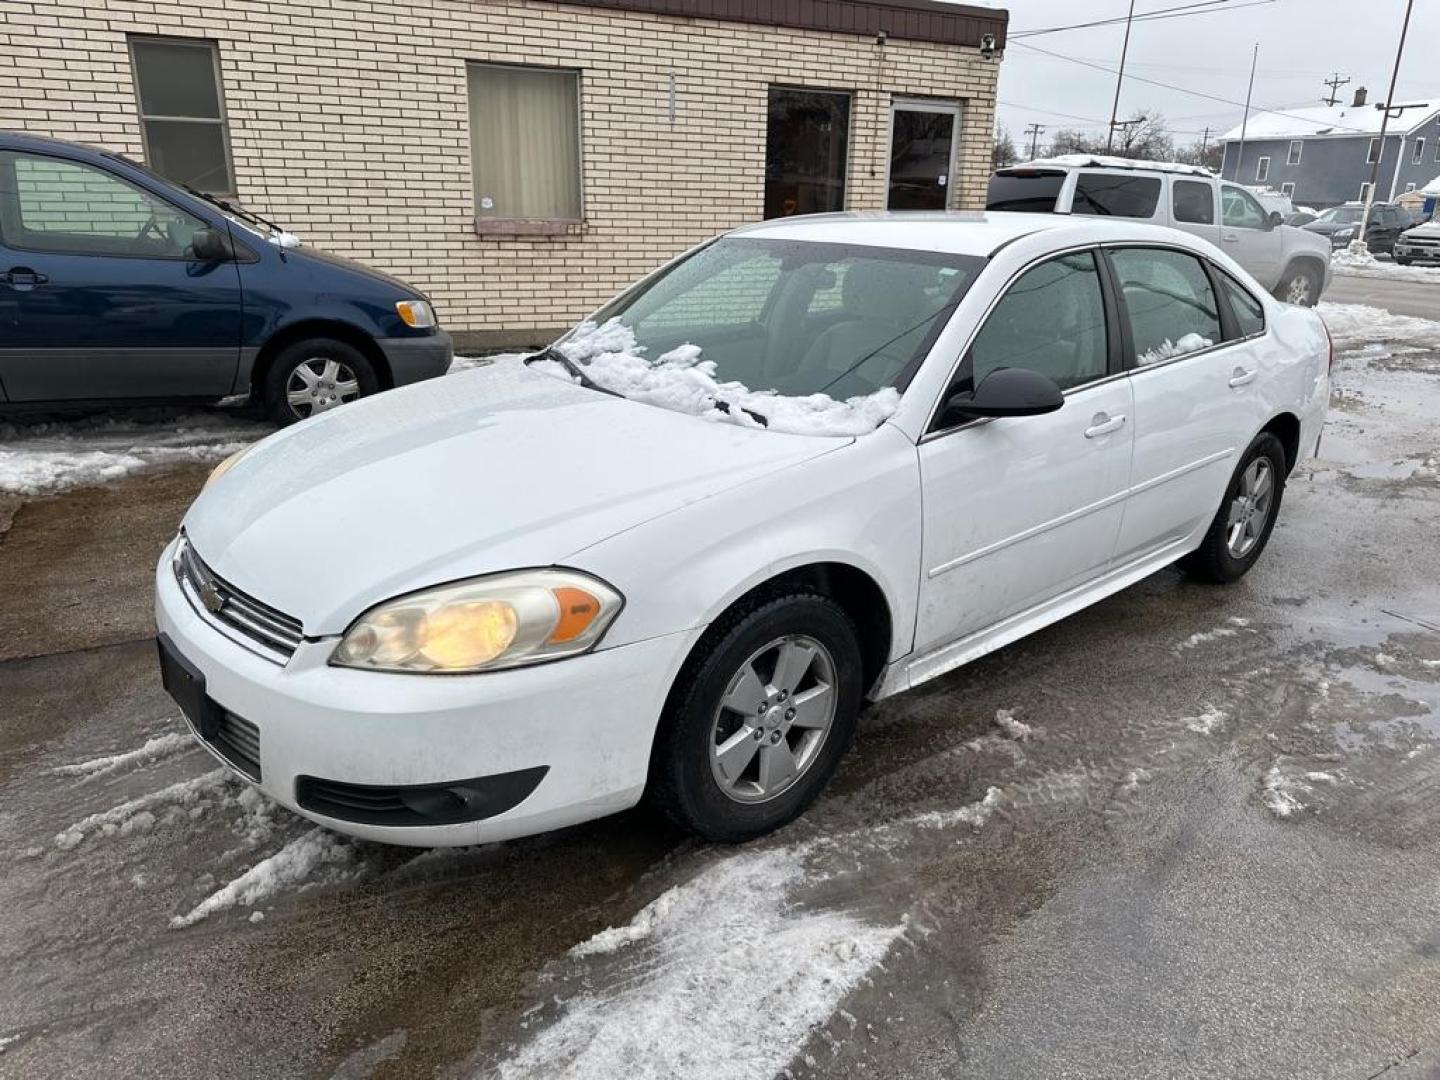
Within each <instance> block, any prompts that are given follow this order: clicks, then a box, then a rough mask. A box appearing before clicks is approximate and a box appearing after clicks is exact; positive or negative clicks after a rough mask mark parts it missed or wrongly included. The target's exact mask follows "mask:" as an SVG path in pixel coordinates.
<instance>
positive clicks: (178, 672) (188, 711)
mask: <svg viewBox="0 0 1440 1080" xmlns="http://www.w3.org/2000/svg"><path fill="white" fill-rule="evenodd" d="M155 646H156V649H157V651H158V652H159V654H160V682H161V685H163V686H164V687H165V690H166V692H167V693H168V694H169V695H170V696H171V697H172V698H174V699H175V703H176V704H177V705H179V706H180V711H181V712H183V713H184V714H185V718H186V719H187V720H189V721H190V724H191V726H192V727H194V728H195V730H196V732H198V733H199V735H200V737H201V738H202V739H205V740H206V741H207V742H209V741H211V740H213V739H214V738H215V735H216V733H217V732H219V730H220V720H221V717H222V716H223V715H224V713H223V710H222V709H221V708H220V706H219V705H217V704H216V703H215V702H214V701H213V700H212V699H211V698H210V696H209V695H208V694H206V692H205V673H204V672H202V671H201V670H200V669H199V668H197V667H196V666H195V665H194V664H192V663H191V662H190V661H189V660H186V659H185V657H184V656H182V655H181V654H180V650H178V649H177V648H175V643H174V642H172V641H171V640H170V639H169V637H167V636H166V635H164V634H160V635H158V636H157V637H156V638H155Z"/></svg>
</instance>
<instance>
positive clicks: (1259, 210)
mask: <svg viewBox="0 0 1440 1080" xmlns="http://www.w3.org/2000/svg"><path fill="white" fill-rule="evenodd" d="M1220 201H1221V204H1222V207H1223V209H1222V212H1223V214H1224V221H1225V224H1226V226H1227V227H1229V228H1233V229H1263V228H1264V227H1265V221H1266V219H1267V218H1268V217H1269V215H1268V214H1266V213H1265V208H1264V207H1263V206H1261V205H1260V204H1259V202H1257V201H1256V199H1255V196H1253V195H1251V194H1250V193H1249V192H1248V191H1245V190H1244V189H1243V188H1238V187H1233V186H1232V185H1230V184H1226V185H1225V187H1224V188H1222V189H1221V192H1220Z"/></svg>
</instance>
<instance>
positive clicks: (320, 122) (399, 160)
mask: <svg viewBox="0 0 1440 1080" xmlns="http://www.w3.org/2000/svg"><path fill="white" fill-rule="evenodd" d="M126 34H167V35H173V36H177V37H201V38H209V39H212V40H214V41H216V42H217V43H218V45H219V49H220V66H221V72H222V78H223V82H224V96H225V104H226V111H227V113H228V117H229V129H230V145H231V151H232V155H233V159H234V166H235V179H236V186H237V188H238V191H239V195H240V198H241V200H242V202H243V203H244V204H245V205H248V206H250V207H252V208H254V209H256V210H258V211H259V212H261V213H263V214H265V215H267V216H269V217H271V218H274V219H276V220H278V221H280V222H282V223H283V224H285V225H286V226H287V227H289V228H290V229H292V230H293V231H295V232H298V233H299V234H300V235H301V236H302V237H303V238H304V239H305V240H306V242H307V243H312V244H315V245H318V246H320V247H324V248H327V249H330V250H332V251H335V252H338V253H341V254H345V255H350V256H353V257H355V258H359V259H362V260H364V261H366V262H368V263H370V264H372V265H374V266H377V267H380V268H382V269H385V270H388V271H390V272H392V273H395V274H398V275H399V276H401V277H403V278H405V279H407V280H408V281H410V282H412V283H413V284H415V285H416V286H417V287H419V288H421V289H423V290H425V291H426V292H427V293H429V294H431V295H432V296H433V297H434V298H435V301H436V304H437V306H438V307H439V309H440V311H441V317H442V320H443V321H444V323H445V325H447V326H449V327H450V328H452V329H463V330H475V331H504V332H507V333H511V334H515V335H517V336H518V338H520V339H524V338H526V337H527V336H529V337H538V336H539V335H538V334H530V335H527V334H526V333H525V332H526V331H543V330H545V329H548V328H554V327H560V326H564V325H566V324H568V323H570V322H572V321H574V320H575V319H576V318H578V317H579V316H580V315H583V314H584V313H585V312H587V311H589V310H591V309H593V308H594V307H596V306H598V305H599V304H600V303H601V302H603V301H604V300H605V299H606V298H608V297H609V296H610V295H611V294H613V293H614V292H615V291H616V290H617V289H618V288H619V287H620V286H622V285H623V284H625V283H626V282H628V281H630V280H632V279H634V278H636V277H638V276H640V275H641V274H643V273H645V272H646V271H648V270H650V269H652V268H653V267H654V266H655V265H656V264H657V263H659V262H661V261H663V260H664V259H666V258H668V257H670V256H672V255H674V254H675V253H677V252H679V251H681V250H683V249H684V248H686V247H688V246H690V245H691V244H694V243H697V242H698V241H700V240H702V239H705V238H707V237H709V236H712V235H714V234H715V233H718V232H721V231H724V230H726V229H729V228H732V227H734V226H736V225H739V224H742V223H744V222H747V221H753V220H756V219H757V218H759V217H760V216H761V207H762V199H763V184H764V177H763V172H764V164H765V127H766V116H767V87H768V86H769V85H770V84H771V83H784V84H788V85H796V86H808V87H815V88H820V89H833V90H846V91H850V92H851V93H852V94H853V95H854V98H853V102H852V107H851V122H850V123H851V126H850V148H849V164H848V170H849V175H848V178H847V193H846V203H847V208H849V209H879V208H882V207H883V206H884V203H885V175H886V163H887V158H888V154H889V108H890V103H891V99H892V97H893V96H916V97H934V98H941V99H946V100H955V101H959V102H961V103H962V106H963V111H962V119H961V131H960V135H959V147H958V155H957V168H956V175H955V176H954V177H952V182H951V186H950V191H951V198H952V200H953V205H954V206H955V207H956V208H971V207H979V206H981V205H983V200H984V186H985V179H986V176H987V175H988V172H989V162H990V143H991V130H992V127H993V109H994V95H995V81H996V77H997V74H998V62H997V61H994V60H991V61H986V60H983V59H982V58H981V57H980V55H979V53H978V51H977V50H975V49H970V48H961V47H956V46H948V45H937V44H930V43H924V42H911V41H904V40H898V39H895V38H891V39H890V41H889V42H888V43H887V44H885V45H884V46H880V45H877V44H876V43H875V42H874V41H873V40H872V39H870V38H864V37H858V36H854V35H847V34H833V33H821V32H815V31H805V30H790V29H782V28H769V27H762V26H755V25H748V24H739V23H726V22H716V21H712V20H702V19H689V18H683V19H682V18H673V17H663V16H650V15H643V14H637V13H629V12H619V11H606V10H601V9H593V8H585V7H580V6H573V5H564V4H557V3H548V2H542V0H433V2H429V3H405V2H403V0H398V2H395V3H387V4H379V3H371V2H367V0H328V2H327V0H319V2H307V3H298V2H290V0H227V3H226V4H225V5H223V7H222V6H219V5H216V6H213V7H212V6H210V5H206V4H194V3H179V2H172V0H70V2H64V0H61V2H52V0H45V2H39V0H37V2H21V0H0V128H7V127H8V128H19V129H23V130H28V131H31V132H34V133H36V134H44V135H54V136H59V137H63V138H73V139H78V140H81V141H85V142H90V143H96V144H100V145H103V146H106V147H108V148H111V149H114V150H118V151H121V152H123V153H125V154H128V155H131V156H135V157H137V158H143V148H142V145H141V136H140V122H139V118H138V115H137V107H136V101H135V92H134V86H133V83H132V80H131V73H130V61H129V55H128V52H127V49H126V38H125V35H126ZM476 60H490V61H500V62H509V63H526V64H541V65H554V66H559V67H567V68H579V69H581V71H582V76H581V97H582V107H581V124H582V136H581V137H582V146H583V166H582V167H583V198H584V206H585V223H584V224H583V225H581V226H577V227H574V229H572V231H571V233H569V234H567V235H559V236H543V237H536V236H479V235H477V234H476V232H475V230H474V227H473V209H472V207H473V203H472V189H471V174H470V156H469V133H468V130H467V128H468V119H467V106H466V77H465V64H466V62H467V61H476ZM672 75H673V76H674V78H675V82H676V103H677V107H676V114H675V119H674V121H673V122H671V120H670V119H669V113H668V104H669V88H670V77H671V76H672Z"/></svg>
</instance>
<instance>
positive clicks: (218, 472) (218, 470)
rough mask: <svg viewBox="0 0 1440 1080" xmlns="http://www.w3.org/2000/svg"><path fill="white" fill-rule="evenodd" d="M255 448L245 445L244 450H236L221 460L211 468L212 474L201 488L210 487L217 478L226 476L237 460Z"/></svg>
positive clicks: (202, 489)
mask: <svg viewBox="0 0 1440 1080" xmlns="http://www.w3.org/2000/svg"><path fill="white" fill-rule="evenodd" d="M253 449H255V447H254V446H253V445H251V446H247V447H245V449H244V450H236V451H235V453H233V454H231V455H230V456H229V457H227V458H226V459H225V460H224V461H222V462H220V464H219V465H216V466H215V468H213V469H211V470H210V475H209V476H207V477H206V478H205V484H204V486H203V487H201V488H200V490H201V491H204V490H205V488H208V487H209V486H210V485H211V484H213V483H214V482H215V481H216V480H219V479H220V477H222V476H224V475H225V474H226V473H227V472H229V471H230V470H231V469H232V468H234V467H235V463H236V462H237V461H239V460H240V459H241V458H242V457H244V456H245V455H246V454H248V453H249V452H250V451H251V450H253Z"/></svg>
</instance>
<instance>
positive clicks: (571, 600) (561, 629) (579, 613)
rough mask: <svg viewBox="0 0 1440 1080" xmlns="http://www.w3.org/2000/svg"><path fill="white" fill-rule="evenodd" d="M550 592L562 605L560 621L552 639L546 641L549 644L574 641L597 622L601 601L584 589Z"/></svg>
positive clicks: (561, 589) (564, 588)
mask: <svg viewBox="0 0 1440 1080" xmlns="http://www.w3.org/2000/svg"><path fill="white" fill-rule="evenodd" d="M550 592H551V595H553V596H554V597H555V602H556V603H557V604H559V605H560V619H559V621H558V622H556V623H555V629H554V630H553V631H552V632H551V634H550V637H549V638H547V639H546V642H547V644H550V645H560V644H563V643H564V642H567V641H574V640H575V639H576V638H577V637H579V636H580V635H581V634H582V633H583V632H584V630H585V628H586V627H587V626H589V625H590V624H591V623H592V622H593V621H594V620H595V616H596V615H599V614H600V601H599V599H597V598H596V597H594V596H591V595H590V594H589V593H588V592H586V591H585V590H584V589H576V588H574V587H572V586H564V587H562V588H559V589H551V590H550Z"/></svg>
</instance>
